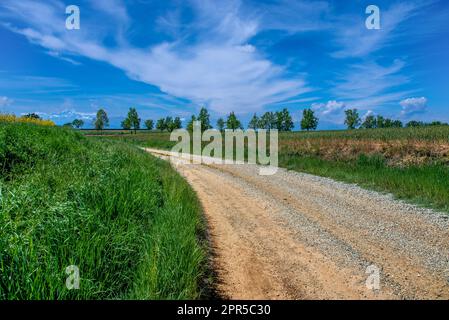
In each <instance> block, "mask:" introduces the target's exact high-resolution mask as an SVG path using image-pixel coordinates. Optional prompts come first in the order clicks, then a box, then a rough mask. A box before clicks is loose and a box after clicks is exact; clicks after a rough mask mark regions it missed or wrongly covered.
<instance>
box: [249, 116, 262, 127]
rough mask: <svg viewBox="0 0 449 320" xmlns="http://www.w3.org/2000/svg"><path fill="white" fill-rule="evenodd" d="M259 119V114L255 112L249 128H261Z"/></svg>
mask: <svg viewBox="0 0 449 320" xmlns="http://www.w3.org/2000/svg"><path fill="white" fill-rule="evenodd" d="M259 121H260V120H259V117H258V116H257V114H254V115H253V117H252V118H251V120H250V122H249V124H248V128H249V129H253V130H257V129H259Z"/></svg>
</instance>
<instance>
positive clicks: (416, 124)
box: [406, 120, 425, 128]
mask: <svg viewBox="0 0 449 320" xmlns="http://www.w3.org/2000/svg"><path fill="white" fill-rule="evenodd" d="M424 125H425V124H424V122H422V121H415V120H412V121H410V122H408V123H407V125H406V127H407V128H416V127H423V126H424Z"/></svg>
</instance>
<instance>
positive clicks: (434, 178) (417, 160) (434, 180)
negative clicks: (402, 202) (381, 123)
mask: <svg viewBox="0 0 449 320" xmlns="http://www.w3.org/2000/svg"><path fill="white" fill-rule="evenodd" d="M108 134H109V138H111V139H117V140H122V141H126V142H128V143H131V144H138V145H141V146H147V147H153V148H161V149H170V148H171V147H172V146H173V145H174V144H175V142H170V141H169V137H170V134H169V133H167V132H148V131H147V132H145V131H140V132H138V133H137V134H135V135H131V134H127V133H126V132H121V133H120V134H117V133H116V134H111V132H108ZM279 164H280V166H281V167H284V168H288V169H291V170H296V171H300V172H307V173H311V174H315V175H320V176H325V177H331V178H334V179H337V180H341V181H346V182H350V183H357V184H359V185H361V186H364V187H366V188H369V189H375V190H379V191H385V192H391V193H393V194H394V195H395V196H397V197H398V198H401V199H406V200H408V201H411V202H414V203H417V204H420V205H424V206H427V207H433V208H437V209H441V210H446V211H449V126H435V127H417V128H388V129H368V130H367V129H365V130H342V131H316V132H315V131H314V132H286V133H280V136H279Z"/></svg>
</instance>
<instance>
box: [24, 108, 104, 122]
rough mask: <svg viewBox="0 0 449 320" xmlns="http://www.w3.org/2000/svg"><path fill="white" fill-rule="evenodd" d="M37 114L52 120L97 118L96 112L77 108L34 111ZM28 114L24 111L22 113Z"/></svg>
mask: <svg viewBox="0 0 449 320" xmlns="http://www.w3.org/2000/svg"><path fill="white" fill-rule="evenodd" d="M34 113H36V114H37V115H39V116H41V117H42V118H45V119H51V120H55V121H58V120H59V121H63V120H64V121H69V120H70V121H71V120H74V119H81V120H92V119H94V118H95V115H96V114H95V113H89V112H79V111H76V110H75V109H66V110H63V111H61V112H54V113H46V112H39V111H36V112H34ZM25 114H27V113H26V112H25V113H22V115H25Z"/></svg>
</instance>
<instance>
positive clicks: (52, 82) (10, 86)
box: [0, 73, 77, 94]
mask: <svg viewBox="0 0 449 320" xmlns="http://www.w3.org/2000/svg"><path fill="white" fill-rule="evenodd" d="M0 89H1V90H8V91H10V92H22V93H27V94H29V93H35V94H39V93H55V92H70V91H73V90H76V89H77V86H76V85H74V84H72V83H70V82H69V81H67V80H65V79H61V78H55V77H42V76H30V75H11V74H9V73H5V76H4V77H1V78H0Z"/></svg>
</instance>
